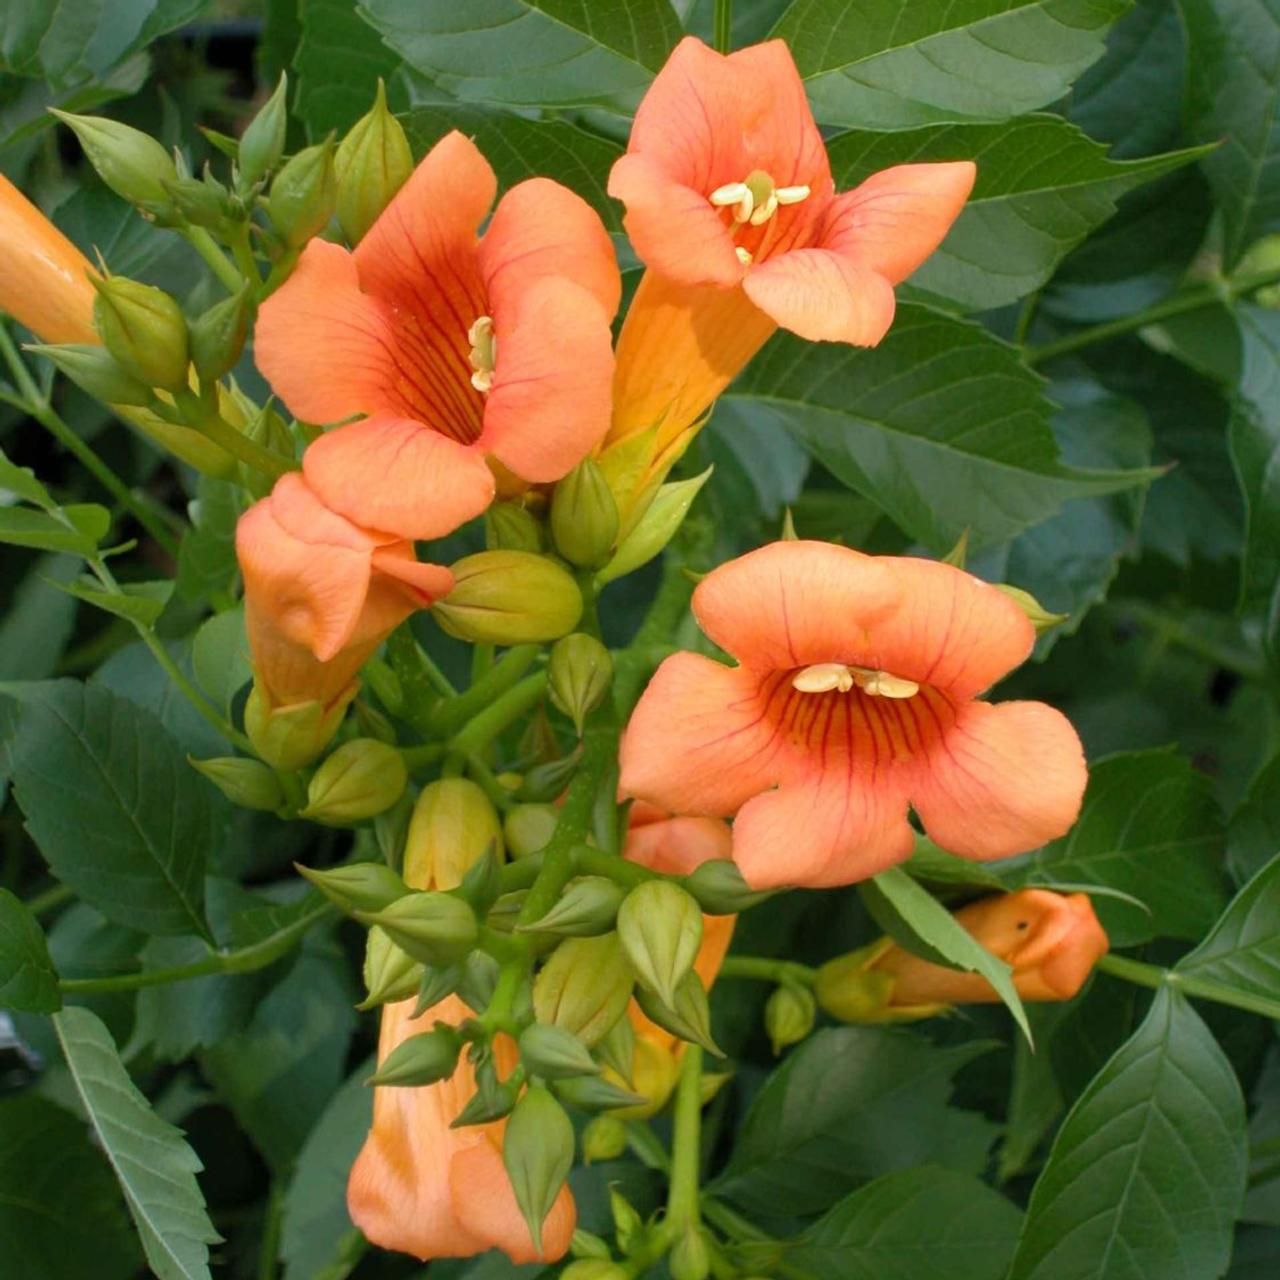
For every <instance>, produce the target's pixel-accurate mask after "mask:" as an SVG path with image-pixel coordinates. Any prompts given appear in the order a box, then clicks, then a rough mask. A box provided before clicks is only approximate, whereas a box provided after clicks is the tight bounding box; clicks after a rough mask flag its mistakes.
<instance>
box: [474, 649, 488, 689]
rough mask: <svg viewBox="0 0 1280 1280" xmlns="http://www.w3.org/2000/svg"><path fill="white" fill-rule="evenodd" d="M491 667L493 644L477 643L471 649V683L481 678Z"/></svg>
mask: <svg viewBox="0 0 1280 1280" xmlns="http://www.w3.org/2000/svg"><path fill="white" fill-rule="evenodd" d="M492 669H493V645H491V644H478V645H475V646H474V647H473V648H472V650H471V683H472V684H473V685H474V684H476V683H477V682H478V681H480V680H483V679H484V678H485V676H487V675H488V674H489V672H490V671H491V670H492Z"/></svg>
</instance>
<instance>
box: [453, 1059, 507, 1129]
mask: <svg viewBox="0 0 1280 1280" xmlns="http://www.w3.org/2000/svg"><path fill="white" fill-rule="evenodd" d="M471 1054H472V1059H473V1061H474V1062H475V1066H476V1093H475V1097H473V1098H472V1099H471V1101H470V1102H468V1103H467V1105H466V1106H465V1107H463V1108H462V1110H461V1111H460V1112H458V1114H457V1115H456V1116H455V1117H454V1119H453V1120H452V1121H451V1122H450V1124H449V1128H451V1129H465V1128H467V1127H468V1126H470V1125H473V1124H491V1123H492V1122H493V1121H494V1120H501V1119H502V1117H503V1116H505V1115H510V1114H511V1108H512V1107H514V1106H515V1105H516V1099H517V1098H518V1097H519V1094H520V1089H519V1086H518V1085H516V1084H515V1083H513V1082H512V1081H510V1080H499V1079H498V1072H497V1069H496V1068H495V1066H494V1062H493V1053H492V1051H491V1050H489V1049H485V1050H482V1051H480V1052H479V1053H478V1054H477V1050H476V1049H475V1048H474V1047H473V1048H472V1050H471Z"/></svg>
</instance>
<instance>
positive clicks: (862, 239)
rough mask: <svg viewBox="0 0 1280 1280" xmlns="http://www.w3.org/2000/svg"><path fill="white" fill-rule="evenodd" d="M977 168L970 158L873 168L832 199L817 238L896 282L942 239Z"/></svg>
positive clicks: (831, 248)
mask: <svg viewBox="0 0 1280 1280" xmlns="http://www.w3.org/2000/svg"><path fill="white" fill-rule="evenodd" d="M976 173H977V169H976V167H975V166H974V164H973V162H972V161H971V160H957V161H953V162H950V163H945V164H900V165H895V166H894V167H893V168H892V169H884V170H881V172H879V173H873V174H872V175H871V177H869V178H868V179H867V180H866V181H865V182H864V183H862V184H861V186H858V187H855V188H854V189H853V190H852V191H846V192H845V193H844V194H843V195H839V196H836V198H835V199H834V200H833V201H832V202H831V204H830V205H829V206H828V208H827V211H826V217H825V219H824V225H823V229H822V231H821V232H820V233H819V243H820V244H821V245H822V246H823V247H824V248H826V249H830V250H831V251H832V252H834V253H837V254H839V255H840V257H842V258H843V259H845V260H846V261H848V262H850V263H853V264H856V265H858V266H861V267H864V268H867V269H869V270H871V271H874V272H876V273H877V274H879V275H882V276H884V277H885V278H886V279H887V280H888V281H889V283H890V284H900V283H901V282H902V281H903V280H905V279H906V278H907V277H908V276H909V275H910V274H911V273H912V272H913V271H914V270H915V269H916V268H917V267H918V266H919V265H920V264H921V263H922V262H923V261H924V260H925V259H926V258H927V257H928V256H929V255H930V254H931V253H932V252H933V251H934V250H935V249H936V248H937V247H938V246H939V245H940V244H941V243H942V241H943V239H944V237H945V236H946V234H947V232H948V231H949V230H950V229H951V224H952V223H953V222H955V220H956V218H957V217H958V216H959V214H960V210H961V209H963V208H964V202H965V201H966V200H967V199H968V198H969V192H970V191H972V190H973V180H974V177H975V175H976Z"/></svg>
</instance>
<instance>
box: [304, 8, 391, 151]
mask: <svg viewBox="0 0 1280 1280" xmlns="http://www.w3.org/2000/svg"><path fill="white" fill-rule="evenodd" d="M300 17H301V34H300V38H299V40H298V47H297V49H296V50H295V51H294V54H293V69H294V71H295V72H296V76H295V80H296V83H297V88H296V89H295V91H294V94H293V110H294V113H295V114H296V115H297V116H298V117H299V118H300V119H301V120H302V121H303V122H304V123H305V124H306V126H307V133H308V135H309V136H310V137H311V138H312V140H314V141H318V140H319V139H321V138H323V137H324V135H325V134H326V133H328V132H329V130H330V129H337V130H338V131H339V133H343V132H345V131H346V130H347V129H349V128H350V127H351V126H352V125H353V124H355V122H356V121H357V120H359V119H360V117H361V116H362V115H364V114H365V112H366V111H368V110H369V108H370V107H371V106H373V90H374V86H375V85H376V84H377V82H378V77H379V76H381V77H382V78H383V79H384V80H385V79H387V78H389V77H390V76H391V74H392V72H393V71H395V69H396V68H397V67H398V66H399V65H400V59H399V57H398V56H397V55H396V54H395V53H394V52H393V51H392V50H390V49H388V48H387V46H386V45H385V44H383V43H382V41H381V40H380V39H379V38H378V33H377V32H376V31H375V30H374V29H373V28H372V27H370V26H369V25H368V23H366V22H364V21H362V20H361V18H360V17H359V16H358V15H357V13H356V0H306V3H305V4H303V5H302V6H301V15H300Z"/></svg>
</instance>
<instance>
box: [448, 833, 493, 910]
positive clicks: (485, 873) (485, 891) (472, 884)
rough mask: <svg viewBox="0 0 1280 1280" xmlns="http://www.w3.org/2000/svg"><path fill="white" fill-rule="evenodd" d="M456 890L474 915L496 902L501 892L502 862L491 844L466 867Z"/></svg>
mask: <svg viewBox="0 0 1280 1280" xmlns="http://www.w3.org/2000/svg"><path fill="white" fill-rule="evenodd" d="M458 892H459V893H460V894H461V895H462V896H463V897H464V898H465V899H466V900H467V901H468V902H469V903H470V904H471V909H472V910H473V911H474V912H475V913H476V915H480V916H482V915H484V913H485V912H486V911H488V910H489V908H490V907H491V906H493V904H494V903H495V902H497V900H498V897H499V895H500V894H501V893H502V862H501V860H500V859H499V857H498V854H497V852H496V850H495V849H494V846H493V845H492V844H490V846H489V848H488V849H486V850H485V852H484V853H482V854H481V855H480V856H479V857H478V858H477V859H476V860H475V861H474V862H473V863H472V864H471V866H470V867H468V868H467V874H466V875H465V876H463V877H462V884H461V885H460V886H459V887H458Z"/></svg>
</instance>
